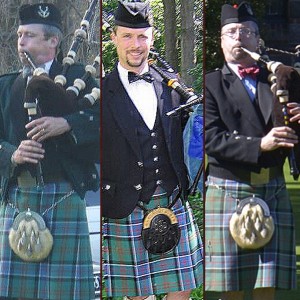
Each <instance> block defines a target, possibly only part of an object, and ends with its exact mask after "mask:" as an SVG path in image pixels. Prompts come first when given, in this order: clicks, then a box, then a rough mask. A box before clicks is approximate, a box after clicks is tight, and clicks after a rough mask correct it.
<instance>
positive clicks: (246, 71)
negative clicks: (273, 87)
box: [238, 66, 259, 79]
mask: <svg viewBox="0 0 300 300" xmlns="http://www.w3.org/2000/svg"><path fill="white" fill-rule="evenodd" d="M238 72H239V74H240V76H241V77H242V78H244V77H246V76H250V77H252V78H253V79H255V78H256V75H257V74H258V73H259V67H258V66H252V67H248V68H243V67H239V69H238Z"/></svg>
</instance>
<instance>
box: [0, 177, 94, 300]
mask: <svg viewBox="0 0 300 300" xmlns="http://www.w3.org/2000/svg"><path fill="white" fill-rule="evenodd" d="M70 189H71V188H70V185H69V184H67V183H61V184H47V185H46V186H45V188H44V189H43V191H37V190H36V188H28V189H20V188H16V187H14V188H11V189H10V191H9V202H11V203H13V204H17V206H18V208H19V210H20V211H24V210H27V207H30V209H31V210H32V211H36V212H39V213H43V212H44V211H45V210H46V209H47V208H48V207H49V206H50V205H51V204H53V203H55V202H56V201H57V200H59V199H60V198H61V197H62V196H63V195H65V194H66V192H68V191H70ZM15 215H16V211H15V209H14V208H12V207H11V206H10V205H7V204H5V203H2V204H1V206H0V296H4V297H9V298H12V297H16V298H19V297H21V298H24V297H25V298H31V299H51V300H60V299H61V300H83V299H84V300H89V299H94V287H93V270H92V258H91V249H90V242H89V232H88V225H87V218H86V210H85V202H84V201H82V200H81V199H80V198H79V196H78V195H77V194H73V195H72V196H70V197H69V198H67V199H65V200H63V201H62V202H61V203H60V204H58V206H57V207H56V208H54V209H52V210H50V211H49V212H48V213H46V214H45V216H44V220H45V223H46V225H47V227H48V228H49V230H50V231H51V233H52V235H53V239H54V245H53V249H52V252H51V253H50V255H49V257H48V258H47V259H46V260H45V261H43V262H41V263H28V262H24V261H22V260H21V259H20V258H18V257H17V256H16V255H15V254H14V253H13V252H12V251H11V249H10V247H9V243H8V233H9V230H10V228H11V226H12V222H13V219H14V217H15Z"/></svg>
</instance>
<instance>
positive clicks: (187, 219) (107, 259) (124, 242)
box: [102, 193, 203, 297]
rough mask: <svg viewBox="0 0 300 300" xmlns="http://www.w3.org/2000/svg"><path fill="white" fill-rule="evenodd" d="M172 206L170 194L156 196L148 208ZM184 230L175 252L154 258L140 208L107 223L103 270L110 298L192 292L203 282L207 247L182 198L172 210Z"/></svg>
mask: <svg viewBox="0 0 300 300" xmlns="http://www.w3.org/2000/svg"><path fill="white" fill-rule="evenodd" d="M158 205H160V206H162V207H167V206H168V199H167V197H166V194H165V193H164V194H161V195H156V196H153V197H152V198H151V200H150V203H149V204H148V205H147V206H146V205H145V207H146V208H147V209H153V208H156V207H157V206H158ZM172 210H173V211H174V213H175V215H176V217H177V219H178V223H179V226H180V229H181V238H180V241H179V244H178V245H177V246H176V247H175V248H174V250H173V251H170V252H168V253H165V254H162V255H153V254H150V253H148V251H147V250H145V248H144V246H143V243H142V239H141V230H142V222H143V218H144V211H143V210H142V209H140V208H138V207H136V208H135V209H134V211H133V212H132V213H131V214H130V215H129V216H128V217H127V218H124V219H105V220H104V223H103V231H102V233H103V245H104V249H103V261H104V263H103V268H104V274H103V277H104V281H105V289H106V292H107V296H108V297H120V296H125V295H126V296H144V295H154V294H156V295H157V294H163V293H168V292H175V291H184V290H190V289H194V288H197V287H199V286H200V285H201V284H202V282H203V255H202V252H203V246H202V241H201V237H200V233H199V229H198V226H197V224H196V223H195V220H194V216H193V214H192V210H191V208H190V206H189V203H188V202H187V203H186V205H185V206H183V205H182V202H181V200H180V199H179V200H178V201H177V202H176V203H175V205H174V206H173V207H172Z"/></svg>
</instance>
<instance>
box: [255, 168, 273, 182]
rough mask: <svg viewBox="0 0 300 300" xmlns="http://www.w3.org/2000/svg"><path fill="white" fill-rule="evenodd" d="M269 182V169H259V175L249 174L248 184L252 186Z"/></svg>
mask: <svg viewBox="0 0 300 300" xmlns="http://www.w3.org/2000/svg"><path fill="white" fill-rule="evenodd" d="M269 181H270V168H267V169H266V168H261V170H260V172H259V173H255V172H251V173H250V183H251V184H253V185H259V184H266V183H268V182H269Z"/></svg>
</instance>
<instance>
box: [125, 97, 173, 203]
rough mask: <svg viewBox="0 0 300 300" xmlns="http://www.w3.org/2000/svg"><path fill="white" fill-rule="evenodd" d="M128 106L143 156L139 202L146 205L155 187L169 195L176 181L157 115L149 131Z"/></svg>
mask: <svg viewBox="0 0 300 300" xmlns="http://www.w3.org/2000/svg"><path fill="white" fill-rule="evenodd" d="M129 105H131V106H132V107H131V111H132V116H133V117H134V119H135V123H136V130H137V135H138V140H139V144H140V147H141V152H142V156H143V167H144V168H143V170H144V174H143V182H142V192H141V197H140V200H141V201H143V202H146V203H147V202H149V201H150V198H151V196H152V195H153V193H154V191H155V189H156V188H157V186H161V187H162V188H163V189H164V190H165V191H166V192H167V194H168V195H170V194H171V193H172V192H173V190H174V188H175V187H176V186H177V184H178V180H177V177H176V175H175V172H174V169H173V167H172V165H171V162H170V158H169V153H168V150H167V145H166V142H165V137H164V132H163V128H162V125H161V120H160V115H159V113H158V112H157V114H156V120H155V124H154V127H153V129H152V130H150V129H149V128H148V127H147V125H146V124H145V122H144V120H143V119H142V117H141V115H140V113H139V112H138V110H137V109H136V107H135V106H134V104H133V103H132V102H131V101H130V104H129Z"/></svg>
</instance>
